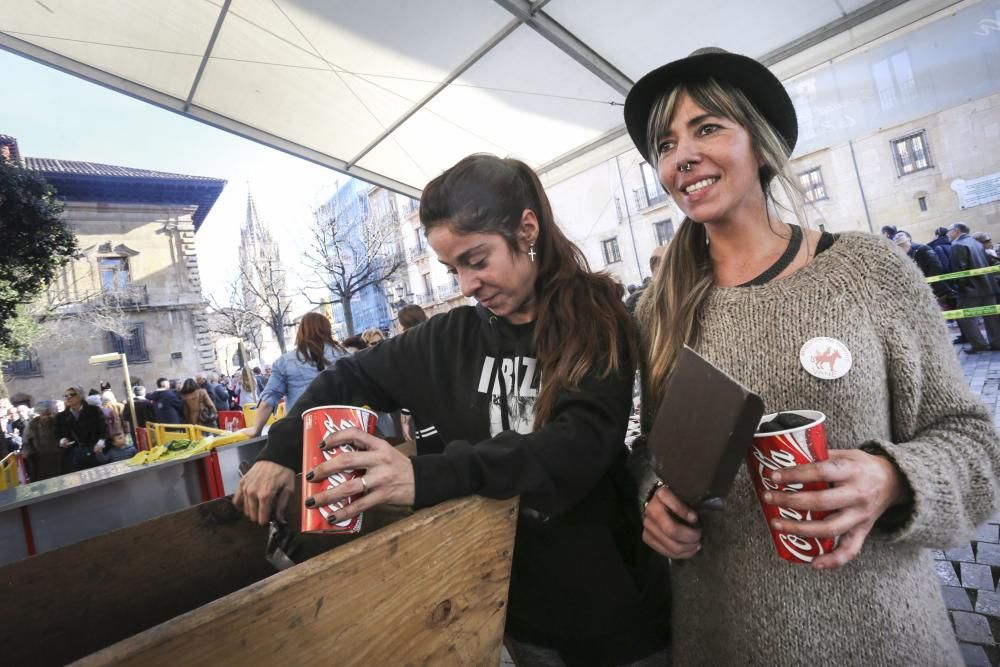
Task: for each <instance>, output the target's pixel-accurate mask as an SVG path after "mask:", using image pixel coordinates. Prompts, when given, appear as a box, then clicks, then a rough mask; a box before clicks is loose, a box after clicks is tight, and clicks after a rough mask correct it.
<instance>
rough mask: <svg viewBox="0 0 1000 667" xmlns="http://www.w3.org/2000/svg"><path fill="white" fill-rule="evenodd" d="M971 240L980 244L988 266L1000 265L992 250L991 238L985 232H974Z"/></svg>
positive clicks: (994, 251) (995, 252)
mask: <svg viewBox="0 0 1000 667" xmlns="http://www.w3.org/2000/svg"><path fill="white" fill-rule="evenodd" d="M972 238H974V239H975V240H977V241H979V243H981V244H982V246H983V251H984V252H985V253H986V258H987V260H989V263H990V266H996V265H997V264H1000V259H997V251H996V250H994V248H993V238H992V237H991V236H990V235H989V234H987V233H986V232H976V233H974V234H973V235H972Z"/></svg>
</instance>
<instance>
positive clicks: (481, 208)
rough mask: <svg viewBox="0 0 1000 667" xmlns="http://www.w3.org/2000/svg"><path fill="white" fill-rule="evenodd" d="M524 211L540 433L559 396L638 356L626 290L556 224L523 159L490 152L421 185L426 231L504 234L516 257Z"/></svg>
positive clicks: (536, 404) (546, 201) (472, 157)
mask: <svg viewBox="0 0 1000 667" xmlns="http://www.w3.org/2000/svg"><path fill="white" fill-rule="evenodd" d="M525 209H530V210H532V211H534V213H535V217H536V218H537V219H538V238H537V239H536V240H535V247H536V248H537V251H536V257H537V258H538V259H537V260H536V261H537V263H538V277H537V279H536V281H535V295H536V299H537V300H538V309H537V312H538V316H537V320H536V323H535V354H536V355H537V358H538V366H539V372H540V374H541V383H540V387H539V391H538V398H537V399H536V401H535V428H540V427H541V426H542V425H543V424H545V422H546V421H547V420H548V419H549V417H550V416H551V415H552V410H553V408H554V406H555V402H556V396H557V395H558V393H559V392H560V391H562V390H567V391H576V390H578V389H579V387H580V381H581V380H582V379H583V377H584V375H585V374H586V373H587V372H588V371H590V370H591V369H592V368H595V367H597V370H598V372H599V373H600V375H601V376H606V375H608V374H610V373H612V372H615V371H617V370H618V369H619V368H620V367H621V361H622V359H623V354H622V353H623V352H625V351H627V353H628V355H629V358H630V359H633V360H634V359H636V350H637V345H636V339H635V334H634V328H633V326H632V323H631V320H630V319H629V317H628V314H627V313H626V312H625V306H624V304H623V303H622V300H621V297H622V288H621V286H620V285H619V284H618V283H616V282H615V281H614V280H613V279H612V278H611V277H610V276H609V275H607V274H606V273H594V272H592V271H591V270H590V265H589V264H588V263H587V258H586V257H585V256H584V255H583V253H582V252H581V251H580V249H579V248H578V247H577V246H576V245H575V244H574V243H573V242H572V241H570V240H569V239H568V238H566V236H565V235H564V234H563V233H562V230H561V229H559V227H558V225H556V222H555V219H554V217H553V215H552V207H551V206H550V205H549V200H548V197H547V196H546V195H545V190H544V189H543V188H542V184H541V181H539V180H538V176H537V175H536V174H535V172H534V171H533V170H532V169H531V167H529V166H528V165H526V164H524V163H523V162H520V161H519V160H514V159H511V158H507V159H501V158H498V157H496V156H494V155H486V154H477V155H470V156H469V157H467V158H464V159H463V160H461V161H460V162H458V164H456V165H455V166H454V167H452V168H451V169H448V170H447V171H445V172H444V173H443V174H441V175H440V176H438V177H437V178H435V179H434V180H432V181H431V182H430V183H428V184H427V186H426V187H425V188H424V192H423V196H422V197H421V199H420V222H421V223H422V224H423V226H424V229H425V230H426V231H428V232H429V231H430V230H431V229H433V228H435V227H438V226H441V225H447V226H449V227H450V228H451V229H452V230H453V231H455V232H456V233H458V234H473V233H486V234H499V235H500V236H502V237H503V238H504V240H505V241H506V242H507V246H508V248H509V249H510V252H511V254H512V255H513V254H514V253H520V252H523V251H522V250H521V249H520V248H519V247H518V242H517V241H518V239H517V229H518V227H519V225H520V222H521V217H522V214H523V212H524V210H525ZM623 332H624V337H622V335H621V334H622V333H623ZM623 347H624V349H623Z"/></svg>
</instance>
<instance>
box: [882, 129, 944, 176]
mask: <svg viewBox="0 0 1000 667" xmlns="http://www.w3.org/2000/svg"><path fill="white" fill-rule="evenodd" d="M892 154H893V156H894V157H895V158H896V171H898V172H899V175H900V176H905V175H907V174H912V173H913V172H915V171H922V170H924V169H930V168H931V167H932V166H934V165H932V164H931V151H930V147H929V146H928V145H927V134H926V133H925V132H924V131H923V130H921V131H919V132H916V133H914V134H911V135H909V136H906V137H903V138H902V139H894V140H893V141H892Z"/></svg>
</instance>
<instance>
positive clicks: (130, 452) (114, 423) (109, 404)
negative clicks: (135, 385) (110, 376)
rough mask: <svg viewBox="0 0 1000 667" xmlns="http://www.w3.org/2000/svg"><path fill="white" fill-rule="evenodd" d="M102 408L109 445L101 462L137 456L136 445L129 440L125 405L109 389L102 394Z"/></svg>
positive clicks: (123, 459)
mask: <svg viewBox="0 0 1000 667" xmlns="http://www.w3.org/2000/svg"><path fill="white" fill-rule="evenodd" d="M101 410H102V411H103V412H104V418H105V419H106V420H107V422H108V436H109V437H108V445H109V446H108V447H107V449H106V450H105V452H104V456H103V458H102V459H100V462H101V463H112V462H114V461H125V460H127V459H130V458H132V457H133V456H135V453H136V451H137V450H136V448H135V445H134V444H133V443H131V442H129V439H128V435H127V430H126V428H125V426H126V424H127V422H126V420H125V406H124V405H123V404H121V403H119V402H118V401H117V400H116V399H115V395H114V393H113V392H112V391H111V390H110V389H108V390H107V391H105V392H104V393H103V394H101Z"/></svg>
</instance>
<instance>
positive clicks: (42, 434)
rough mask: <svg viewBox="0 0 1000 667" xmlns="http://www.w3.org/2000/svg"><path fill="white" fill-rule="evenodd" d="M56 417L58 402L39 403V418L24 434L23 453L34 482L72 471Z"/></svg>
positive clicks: (32, 422)
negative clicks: (61, 446) (60, 444)
mask: <svg viewBox="0 0 1000 667" xmlns="http://www.w3.org/2000/svg"><path fill="white" fill-rule="evenodd" d="M56 414H57V413H56V411H55V401H39V402H38V404H37V405H36V406H35V417H34V419H32V420H31V422H30V423H29V424H28V428H27V430H26V431H25V433H24V439H23V441H24V447H23V450H22V454H23V455H24V463H25V467H26V468H27V471H28V479H29V480H31V481H32V482H40V481H42V480H43V479H50V478H52V477H58V476H59V475H62V474H65V473H67V472H69V467H68V466H67V465H66V464H67V461H66V455H65V452H64V451H63V449H62V448H60V447H59V433H58V429H57V427H56Z"/></svg>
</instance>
